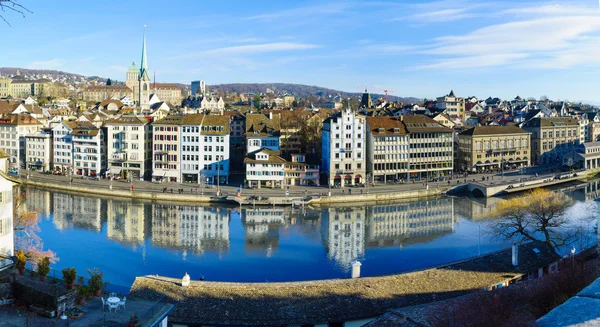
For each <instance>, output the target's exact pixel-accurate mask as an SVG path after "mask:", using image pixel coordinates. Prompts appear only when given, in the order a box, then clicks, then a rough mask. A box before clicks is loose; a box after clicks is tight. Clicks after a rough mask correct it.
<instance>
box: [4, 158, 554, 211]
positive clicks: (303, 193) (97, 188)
mask: <svg viewBox="0 0 600 327" xmlns="http://www.w3.org/2000/svg"><path fill="white" fill-rule="evenodd" d="M554 174H555V172H554V171H551V170H550V168H549V167H546V166H538V167H530V168H528V169H527V171H526V172H522V171H507V172H504V173H503V174H502V173H491V174H475V175H468V176H464V175H462V176H460V177H456V176H455V177H454V178H453V179H452V180H450V183H448V181H447V180H444V181H438V182H432V181H429V182H426V181H425V180H423V181H415V182H410V183H388V184H381V183H377V184H375V186H365V187H345V188H332V189H330V188H329V187H325V186H290V187H289V189H287V190H286V189H280V188H277V189H270V188H262V189H247V188H241V185H242V184H243V177H244V176H243V175H242V174H240V175H232V177H231V178H230V181H231V182H230V184H229V185H220V186H216V185H204V186H203V187H199V186H198V185H197V184H187V183H183V184H182V183H157V182H147V181H139V180H135V181H132V182H129V181H123V180H113V181H110V180H106V179H104V180H102V179H101V180H89V179H84V178H81V176H61V175H49V174H41V173H38V172H29V173H28V175H29V176H28V175H27V174H22V175H21V176H13V175H11V176H9V177H10V178H11V179H12V180H13V181H14V182H17V183H23V184H26V185H32V186H35V187H41V188H51V189H57V190H63V191H71V192H80V193H88V194H96V195H105V196H117V197H126V198H142V199H149V200H174V201H182V202H219V201H225V198H227V197H228V196H229V198H234V197H236V196H237V194H238V191H241V198H242V199H243V198H248V197H251V196H255V197H263V198H266V197H268V198H274V199H276V203H285V202H287V201H290V202H291V200H292V199H293V198H299V199H313V202H314V203H342V202H368V201H386V200H396V199H403V198H416V197H424V196H436V195H442V194H444V193H445V192H446V191H448V190H449V189H451V188H454V187H456V186H460V185H466V184H467V183H471V182H476V183H478V184H482V185H485V184H488V185H492V184H499V183H517V182H520V181H521V180H524V179H531V178H534V177H537V176H538V175H539V178H543V177H544V176H545V175H547V176H548V177H550V176H553V175H554ZM19 177H20V178H19ZM286 191H287V194H286ZM217 192H220V195H218V194H217ZM330 192H331V193H330ZM329 194H331V197H329V196H328V195H329ZM319 199H321V200H319ZM247 202H248V201H246V203H247Z"/></svg>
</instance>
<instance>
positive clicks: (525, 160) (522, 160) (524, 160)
mask: <svg viewBox="0 0 600 327" xmlns="http://www.w3.org/2000/svg"><path fill="white" fill-rule="evenodd" d="M527 161H529V160H527V159H521V160H509V161H508V162H509V163H510V162H527Z"/></svg>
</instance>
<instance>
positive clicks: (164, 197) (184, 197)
mask: <svg viewBox="0 0 600 327" xmlns="http://www.w3.org/2000/svg"><path fill="white" fill-rule="evenodd" d="M5 177H6V178H7V179H9V180H10V181H12V182H14V183H16V184H20V185H27V186H32V187H36V188H44V189H52V190H59V191H66V192H73V193H78V194H93V195H100V196H112V197H121V198H131V199H143V200H151V201H176V202H188V203H231V204H240V203H241V204H242V205H268V206H290V205H302V204H309V205H322V204H336V203H366V202H367V203H368V202H385V201H393V200H402V199H413V198H423V197H432V196H440V195H443V194H445V192H446V191H448V190H449V189H450V188H449V187H437V188H434V187H432V188H429V189H420V190H400V191H396V192H389V193H371V194H366V193H363V194H346V195H332V196H327V195H325V196H310V197H282V196H279V197H273V196H270V197H268V198H265V200H263V201H253V200H251V199H250V198H249V197H248V196H243V197H242V198H237V197H236V196H227V197H226V196H221V197H217V196H209V195H200V194H190V193H187V194H179V193H161V192H151V191H136V190H135V189H134V190H133V191H129V190H122V189H121V190H116V189H110V188H105V187H90V186H87V185H85V186H84V185H71V184H70V183H55V182H40V181H35V180H33V179H25V178H18V177H14V176H5Z"/></svg>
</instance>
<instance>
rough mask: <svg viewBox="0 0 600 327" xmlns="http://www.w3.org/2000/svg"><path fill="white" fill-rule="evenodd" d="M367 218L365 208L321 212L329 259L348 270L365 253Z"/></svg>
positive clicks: (324, 210) (331, 209)
mask: <svg viewBox="0 0 600 327" xmlns="http://www.w3.org/2000/svg"><path fill="white" fill-rule="evenodd" d="M365 217H366V209H365V208H364V207H354V208H343V207H340V208H327V209H323V211H322V212H321V219H322V220H321V224H322V225H323V227H322V229H321V230H322V232H323V239H324V241H325V242H326V244H327V250H328V251H327V253H328V256H329V259H330V260H334V261H335V262H337V263H338V265H339V266H341V267H342V268H344V269H346V270H348V269H349V268H350V266H351V263H352V261H354V260H355V259H357V258H360V257H361V256H363V254H364V252H365Z"/></svg>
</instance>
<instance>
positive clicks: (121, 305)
mask: <svg viewBox="0 0 600 327" xmlns="http://www.w3.org/2000/svg"><path fill="white" fill-rule="evenodd" d="M125 302H127V297H126V296H124V297H123V300H121V301H119V306H120V307H123V309H125Z"/></svg>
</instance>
